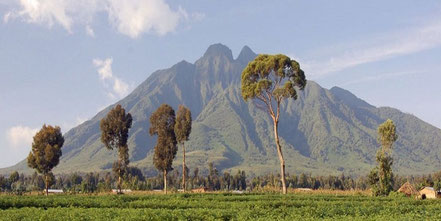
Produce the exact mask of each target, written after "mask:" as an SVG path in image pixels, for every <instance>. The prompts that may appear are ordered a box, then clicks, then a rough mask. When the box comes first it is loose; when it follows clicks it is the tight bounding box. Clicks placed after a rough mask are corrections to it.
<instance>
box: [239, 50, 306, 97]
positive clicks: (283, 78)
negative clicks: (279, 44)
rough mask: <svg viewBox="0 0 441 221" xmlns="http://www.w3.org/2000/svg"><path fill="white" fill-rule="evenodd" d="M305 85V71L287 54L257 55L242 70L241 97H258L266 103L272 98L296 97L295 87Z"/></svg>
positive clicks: (301, 87)
mask: <svg viewBox="0 0 441 221" xmlns="http://www.w3.org/2000/svg"><path fill="white" fill-rule="evenodd" d="M305 85H306V78H305V73H304V72H303V70H302V69H300V65H299V63H298V62H297V61H295V60H291V59H290V58H289V57H288V56H286V55H282V54H278V55H266V54H261V55H258V56H257V57H256V58H255V59H254V60H253V61H251V62H250V63H249V64H248V65H247V67H246V68H245V69H244V70H243V72H242V97H243V98H244V99H245V100H248V99H253V98H256V99H259V100H261V101H263V102H264V103H265V104H266V105H269V104H270V103H269V102H270V101H271V100H272V99H271V97H273V98H274V99H275V101H276V102H280V101H282V99H284V98H293V99H297V91H296V87H297V88H298V89H300V90H302V89H303V88H304V87H305Z"/></svg>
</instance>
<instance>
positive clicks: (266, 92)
mask: <svg viewBox="0 0 441 221" xmlns="http://www.w3.org/2000/svg"><path fill="white" fill-rule="evenodd" d="M241 84H242V97H243V98H244V100H245V101H247V100H249V99H253V100H255V101H256V102H255V104H256V106H257V107H259V108H261V109H263V110H265V111H266V112H267V113H269V115H270V116H271V119H272V121H273V127H274V138H275V141H276V148H277V153H278V156H279V161H280V172H281V173H280V174H281V181H282V192H283V194H286V178H285V159H284V158H283V152H282V147H281V146H280V142H279V133H278V125H279V117H280V105H281V104H282V102H283V101H284V100H286V99H289V98H291V99H293V100H296V99H297V90H303V89H304V88H305V85H306V78H305V74H304V72H303V71H302V69H300V65H299V63H298V62H297V61H295V60H291V59H290V58H289V57H287V56H285V55H281V54H278V55H266V54H262V55H258V56H257V57H256V58H255V59H254V60H253V61H251V62H250V63H249V64H248V65H247V67H246V68H245V69H244V70H243V72H242V82H241Z"/></svg>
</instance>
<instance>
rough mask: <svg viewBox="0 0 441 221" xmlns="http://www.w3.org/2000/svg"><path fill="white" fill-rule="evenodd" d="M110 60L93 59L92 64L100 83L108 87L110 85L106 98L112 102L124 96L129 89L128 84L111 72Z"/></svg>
mask: <svg viewBox="0 0 441 221" xmlns="http://www.w3.org/2000/svg"><path fill="white" fill-rule="evenodd" d="M112 63H113V59H112V58H107V59H105V60H101V59H94V60H93V64H94V65H95V67H96V68H97V72H98V75H99V76H100V79H101V81H102V82H103V83H104V84H105V85H106V86H108V85H109V84H111V85H112V86H111V91H109V92H108V96H109V97H110V98H111V99H112V100H113V99H117V98H122V97H124V96H126V95H127V94H128V93H129V91H130V87H129V84H127V83H126V82H124V81H123V80H121V79H120V78H118V77H116V76H114V75H113V71H112Z"/></svg>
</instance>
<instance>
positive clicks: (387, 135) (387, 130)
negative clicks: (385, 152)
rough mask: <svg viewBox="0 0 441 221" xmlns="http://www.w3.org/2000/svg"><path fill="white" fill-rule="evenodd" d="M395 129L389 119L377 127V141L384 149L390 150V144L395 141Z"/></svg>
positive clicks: (396, 137)
mask: <svg viewBox="0 0 441 221" xmlns="http://www.w3.org/2000/svg"><path fill="white" fill-rule="evenodd" d="M397 139H398V135H397V132H396V127H395V124H394V122H393V121H392V120H391V119H388V120H386V122H384V123H383V124H381V125H380V126H379V127H378V141H379V142H380V144H381V146H382V147H383V148H385V149H391V148H392V144H393V143H394V142H395V141H397Z"/></svg>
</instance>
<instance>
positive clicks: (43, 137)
mask: <svg viewBox="0 0 441 221" xmlns="http://www.w3.org/2000/svg"><path fill="white" fill-rule="evenodd" d="M63 144H64V137H63V134H62V133H61V128H60V127H58V126H56V127H53V126H50V125H49V126H46V125H43V127H42V128H41V130H40V131H39V132H38V133H37V134H35V136H34V141H33V143H32V150H31V152H30V153H29V156H28V166H29V167H30V168H34V169H35V170H37V172H39V173H41V174H43V175H44V176H45V184H46V195H48V186H49V183H48V182H49V179H48V175H49V173H50V172H51V171H52V169H53V168H54V167H56V166H57V165H58V163H59V162H60V157H61V155H62V151H61V147H63Z"/></svg>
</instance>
